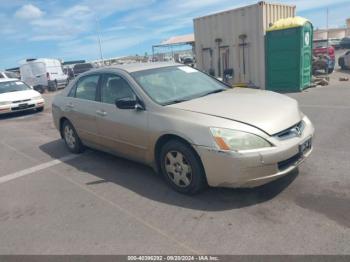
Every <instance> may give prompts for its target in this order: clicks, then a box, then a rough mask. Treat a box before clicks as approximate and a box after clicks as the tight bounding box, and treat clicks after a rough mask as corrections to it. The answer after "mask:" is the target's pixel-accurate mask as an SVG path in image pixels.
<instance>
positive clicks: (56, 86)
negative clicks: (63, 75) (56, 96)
mask: <svg viewBox="0 0 350 262" xmlns="http://www.w3.org/2000/svg"><path fill="white" fill-rule="evenodd" d="M57 89H58V85H57V81H56V80H55V81H53V82H52V83H51V84H50V85H49V90H50V91H51V92H54V91H57Z"/></svg>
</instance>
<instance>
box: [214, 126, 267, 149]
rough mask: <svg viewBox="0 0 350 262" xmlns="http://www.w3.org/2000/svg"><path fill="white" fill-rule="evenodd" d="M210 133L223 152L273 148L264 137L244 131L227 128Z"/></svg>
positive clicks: (215, 129) (216, 129)
mask: <svg viewBox="0 0 350 262" xmlns="http://www.w3.org/2000/svg"><path fill="white" fill-rule="evenodd" d="M210 131H211V133H212V135H213V137H214V140H215V142H216V144H217V145H218V147H219V148H220V149H222V150H232V151H240V150H250V149H259V148H266V147H271V146H272V145H271V144H270V143H269V142H268V141H266V140H265V139H263V138H262V137H260V136H257V135H253V134H250V133H246V132H242V131H237V130H231V129H225V128H210Z"/></svg>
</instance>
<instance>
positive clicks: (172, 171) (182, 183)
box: [165, 151, 192, 188]
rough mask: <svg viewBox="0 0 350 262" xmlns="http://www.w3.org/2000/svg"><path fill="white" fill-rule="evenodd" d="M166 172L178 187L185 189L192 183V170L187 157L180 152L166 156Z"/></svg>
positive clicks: (173, 152) (172, 152) (169, 153)
mask: <svg viewBox="0 0 350 262" xmlns="http://www.w3.org/2000/svg"><path fill="white" fill-rule="evenodd" d="M165 170H166V172H167V175H168V177H169V178H170V179H171V181H172V182H173V183H174V184H175V185H176V186H179V187H182V188H184V187H188V186H189V185H190V184H191V182H192V168H191V166H190V164H189V162H188V161H187V160H186V158H185V156H184V155H183V154H182V153H180V152H178V151H170V152H168V153H167V154H166V155H165Z"/></svg>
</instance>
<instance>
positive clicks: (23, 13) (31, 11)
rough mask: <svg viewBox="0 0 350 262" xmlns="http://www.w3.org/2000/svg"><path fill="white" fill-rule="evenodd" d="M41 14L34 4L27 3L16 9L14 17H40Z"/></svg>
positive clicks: (25, 18) (28, 18)
mask: <svg viewBox="0 0 350 262" xmlns="http://www.w3.org/2000/svg"><path fill="white" fill-rule="evenodd" d="M43 14H44V13H43V12H42V11H41V10H40V9H39V8H38V7H36V6H35V5H32V4H27V5H24V6H22V7H21V8H20V9H18V10H17V11H16V13H15V18H19V19H24V20H30V19H37V18H40V17H41V16H42V15H43Z"/></svg>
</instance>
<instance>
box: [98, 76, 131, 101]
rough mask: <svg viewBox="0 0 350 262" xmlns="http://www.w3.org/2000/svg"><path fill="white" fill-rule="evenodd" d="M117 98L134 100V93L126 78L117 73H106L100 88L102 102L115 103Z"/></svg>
mask: <svg viewBox="0 0 350 262" xmlns="http://www.w3.org/2000/svg"><path fill="white" fill-rule="evenodd" d="M119 99H130V100H135V99H136V95H135V93H134V91H133V90H132V88H131V87H130V85H129V84H128V82H127V81H126V80H124V79H123V78H121V77H120V76H117V75H106V77H105V81H104V84H103V86H102V89H101V101H102V103H107V104H115V101H116V100H119Z"/></svg>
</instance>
